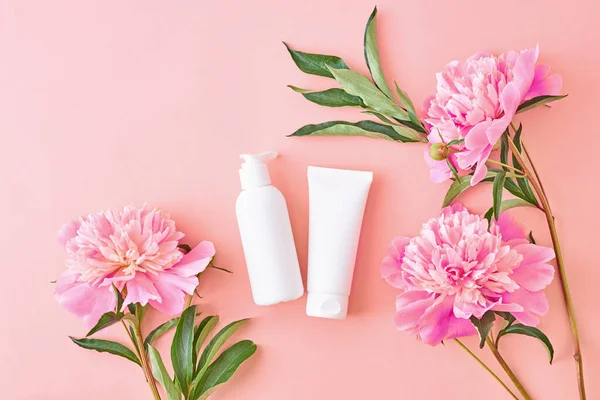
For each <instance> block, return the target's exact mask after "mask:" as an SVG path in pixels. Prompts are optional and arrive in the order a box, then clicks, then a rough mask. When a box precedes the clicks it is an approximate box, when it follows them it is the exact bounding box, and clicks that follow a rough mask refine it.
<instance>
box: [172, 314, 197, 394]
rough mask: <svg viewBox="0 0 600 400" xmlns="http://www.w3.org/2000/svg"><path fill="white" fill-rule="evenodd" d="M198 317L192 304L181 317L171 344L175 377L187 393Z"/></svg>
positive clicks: (191, 372) (190, 379) (191, 371)
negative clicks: (195, 325)
mask: <svg viewBox="0 0 600 400" xmlns="http://www.w3.org/2000/svg"><path fill="white" fill-rule="evenodd" d="M195 317H196V306H190V307H188V308H187V309H185V311H183V313H181V317H180V318H179V322H178V323H177V329H176V330H175V336H173V344H172V345H171V362H172V364H173V370H174V371H175V377H176V378H177V381H178V382H179V385H180V387H181V391H182V392H183V393H187V391H188V387H189V384H190V382H191V381H192V375H193V373H194V364H193V362H192V359H193V355H192V353H193V352H194V318H195Z"/></svg>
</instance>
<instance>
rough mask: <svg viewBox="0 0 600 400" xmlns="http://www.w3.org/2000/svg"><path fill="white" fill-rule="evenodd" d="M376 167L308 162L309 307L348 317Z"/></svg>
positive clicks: (312, 312)
mask: <svg viewBox="0 0 600 400" xmlns="http://www.w3.org/2000/svg"><path fill="white" fill-rule="evenodd" d="M372 181H373V173H372V172H367V171H352V170H343V169H332V168H320V167H308V192H309V234H308V237H309V238H308V298H307V303H306V313H307V314H308V315H310V316H313V317H322V318H332V319H344V318H346V314H347V311H348V297H349V296H350V288H351V286H352V276H353V275H354V264H355V262H356V252H357V250H358V239H359V237H360V228H361V225H362V219H363V214H364V210H365V205H366V203H367V196H368V194H369V188H370V187H371V182H372Z"/></svg>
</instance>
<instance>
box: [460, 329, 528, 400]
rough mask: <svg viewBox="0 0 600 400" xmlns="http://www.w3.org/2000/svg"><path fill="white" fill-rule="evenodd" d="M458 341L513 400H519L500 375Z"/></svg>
mask: <svg viewBox="0 0 600 400" xmlns="http://www.w3.org/2000/svg"><path fill="white" fill-rule="evenodd" d="M454 340H455V341H456V343H458V345H459V346H460V347H462V348H463V349H464V350H465V351H466V352H467V353H469V355H470V356H471V357H473V359H475V361H477V363H479V365H481V366H482V367H483V369H485V370H486V371H487V372H489V373H490V375H492V376H493V377H494V379H496V381H498V383H499V384H500V385H502V387H503V388H504V389H506V391H507V392H508V393H509V394H510V395H511V396H512V398H513V399H515V400H519V398H518V397H517V396H516V395H515V394H514V393H513V392H512V390H510V388H509V387H508V386H506V384H505V383H504V382H502V379H500V377H498V375H496V374H495V373H494V371H492V370H491V369H490V368H489V367H488V366H487V365H486V364H485V363H484V362H483V361H481V359H480V358H479V357H477V356H476V355H475V353H473V352H472V351H471V350H469V348H468V347H467V346H465V345H464V343H463V342H461V341H460V340H458V339H454Z"/></svg>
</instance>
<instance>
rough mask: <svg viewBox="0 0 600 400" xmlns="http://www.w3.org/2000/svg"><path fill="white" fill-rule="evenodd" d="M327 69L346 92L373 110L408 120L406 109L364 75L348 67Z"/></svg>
mask: <svg viewBox="0 0 600 400" xmlns="http://www.w3.org/2000/svg"><path fill="white" fill-rule="evenodd" d="M329 70H330V71H331V73H332V75H333V77H334V78H335V80H336V81H338V82H339V84H340V85H341V86H342V88H343V89H344V90H345V91H346V92H347V93H349V94H351V95H353V96H358V97H360V98H361V99H362V100H363V102H364V103H365V104H366V105H367V106H369V107H371V108H372V109H374V110H375V111H379V112H380V113H382V114H383V115H386V116H388V117H394V118H398V119H401V120H410V119H409V117H408V114H407V113H406V111H404V110H403V109H402V108H400V106H398V105H397V104H396V103H395V102H394V101H393V100H391V99H390V98H388V97H387V96H386V95H385V94H383V93H382V92H381V91H380V90H379V89H378V88H377V86H375V84H374V83H373V82H371V81H370V80H369V78H367V77H366V76H364V75H362V74H359V73H358V72H354V71H351V70H349V69H335V68H332V67H329Z"/></svg>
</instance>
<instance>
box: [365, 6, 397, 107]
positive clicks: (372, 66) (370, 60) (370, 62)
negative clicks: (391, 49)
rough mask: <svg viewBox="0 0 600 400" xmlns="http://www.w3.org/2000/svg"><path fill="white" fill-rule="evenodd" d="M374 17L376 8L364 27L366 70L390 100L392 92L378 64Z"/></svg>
mask: <svg viewBox="0 0 600 400" xmlns="http://www.w3.org/2000/svg"><path fill="white" fill-rule="evenodd" d="M376 15H377V7H375V9H373V12H372V13H371V16H369V20H368V21H367V26H366V27H365V36H364V47H365V61H366V62H367V68H369V72H370V73H371V77H373V81H375V84H376V85H377V87H378V88H379V90H381V91H382V92H383V93H384V94H385V95H386V96H387V97H388V98H390V99H391V98H392V91H391V90H390V88H389V86H388V84H387V82H386V81H385V76H384V75H383V71H382V70H381V65H380V64H379V50H378V49H377V37H376V33H375V25H376V21H375V16H376Z"/></svg>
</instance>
